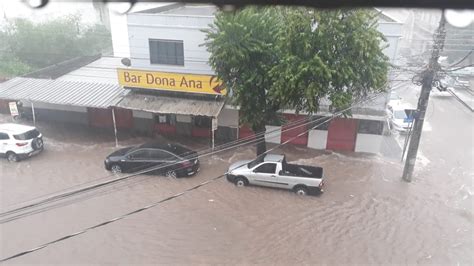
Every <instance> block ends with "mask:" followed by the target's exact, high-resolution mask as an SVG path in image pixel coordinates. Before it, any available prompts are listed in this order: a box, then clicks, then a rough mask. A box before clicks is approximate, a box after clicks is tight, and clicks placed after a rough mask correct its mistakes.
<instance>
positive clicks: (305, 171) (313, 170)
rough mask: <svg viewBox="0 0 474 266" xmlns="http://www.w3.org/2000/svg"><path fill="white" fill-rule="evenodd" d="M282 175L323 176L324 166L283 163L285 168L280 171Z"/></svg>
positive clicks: (319, 177)
mask: <svg viewBox="0 0 474 266" xmlns="http://www.w3.org/2000/svg"><path fill="white" fill-rule="evenodd" d="M279 175H281V176H298V177H307V178H318V179H321V178H323V168H322V167H314V166H307V165H298V164H289V163H285V164H283V170H281V171H280V173H279Z"/></svg>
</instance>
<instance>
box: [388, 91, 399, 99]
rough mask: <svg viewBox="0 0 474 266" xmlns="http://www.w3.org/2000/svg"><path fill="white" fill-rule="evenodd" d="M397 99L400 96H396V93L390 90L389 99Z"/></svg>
mask: <svg viewBox="0 0 474 266" xmlns="http://www.w3.org/2000/svg"><path fill="white" fill-rule="evenodd" d="M399 99H400V97H399V96H398V94H396V93H394V92H392V93H391V94H390V100H399Z"/></svg>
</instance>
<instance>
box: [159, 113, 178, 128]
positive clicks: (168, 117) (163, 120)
mask: <svg viewBox="0 0 474 266" xmlns="http://www.w3.org/2000/svg"><path fill="white" fill-rule="evenodd" d="M155 123H158V124H168V125H175V124H176V115H174V114H159V115H155Z"/></svg>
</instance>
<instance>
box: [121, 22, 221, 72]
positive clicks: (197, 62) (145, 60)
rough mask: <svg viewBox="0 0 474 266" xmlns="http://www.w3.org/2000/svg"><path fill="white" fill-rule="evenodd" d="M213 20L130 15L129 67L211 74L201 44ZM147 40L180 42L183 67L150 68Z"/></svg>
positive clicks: (162, 66) (154, 65)
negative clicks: (181, 43)
mask: <svg viewBox="0 0 474 266" xmlns="http://www.w3.org/2000/svg"><path fill="white" fill-rule="evenodd" d="M213 20H214V17H211V16H184V15H180V16H178V15H167V14H141V13H140V14H130V15H129V16H128V34H129V42H130V55H131V60H132V67H133V68H138V69H151V70H157V71H170V72H178V73H194V74H214V72H213V71H212V69H211V67H210V66H209V64H208V59H209V53H208V52H207V51H206V48H205V47H204V46H201V44H203V43H204V39H205V36H206V34H205V33H204V32H202V31H201V30H202V29H206V28H208V25H209V24H211V23H212V22H213ZM149 39H165V40H181V41H183V47H184V66H173V65H159V64H150V51H149V44H148V40H149Z"/></svg>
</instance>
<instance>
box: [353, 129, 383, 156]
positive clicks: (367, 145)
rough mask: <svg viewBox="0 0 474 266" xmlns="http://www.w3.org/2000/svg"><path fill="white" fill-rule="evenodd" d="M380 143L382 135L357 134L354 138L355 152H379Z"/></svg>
mask: <svg viewBox="0 0 474 266" xmlns="http://www.w3.org/2000/svg"><path fill="white" fill-rule="evenodd" d="M381 144H382V135H372V134H360V133H358V134H357V138H356V146H355V151H356V152H370V153H378V152H380V146H381Z"/></svg>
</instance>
